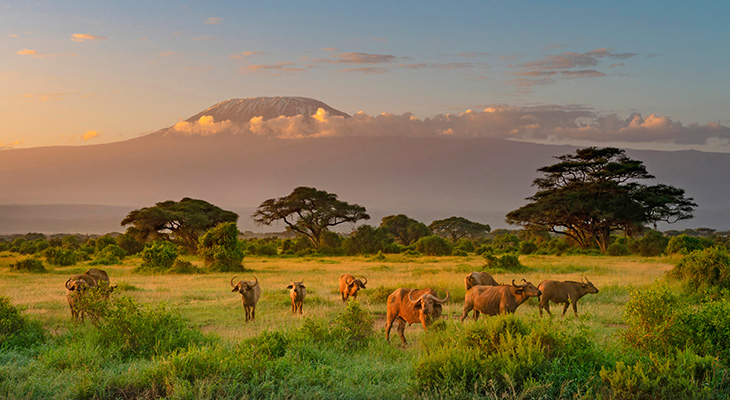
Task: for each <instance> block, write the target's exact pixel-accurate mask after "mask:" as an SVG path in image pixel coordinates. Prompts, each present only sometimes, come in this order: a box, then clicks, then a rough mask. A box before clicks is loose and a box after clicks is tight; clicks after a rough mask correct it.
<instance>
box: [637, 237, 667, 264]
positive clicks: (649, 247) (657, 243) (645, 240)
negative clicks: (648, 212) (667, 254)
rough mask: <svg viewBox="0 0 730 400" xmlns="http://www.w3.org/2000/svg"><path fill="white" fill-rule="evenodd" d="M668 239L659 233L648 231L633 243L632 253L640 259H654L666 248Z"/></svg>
mask: <svg viewBox="0 0 730 400" xmlns="http://www.w3.org/2000/svg"><path fill="white" fill-rule="evenodd" d="M667 243H669V239H668V238H667V237H666V236H664V234H662V233H661V232H659V231H654V230H650V231H649V232H647V233H646V234H644V236H642V237H641V239H639V240H638V241H636V242H635V247H636V248H635V249H634V252H636V253H639V254H640V255H641V256H642V257H656V256H659V255H662V253H664V250H665V249H666V248H667Z"/></svg>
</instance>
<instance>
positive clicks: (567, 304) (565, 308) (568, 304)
mask: <svg viewBox="0 0 730 400" xmlns="http://www.w3.org/2000/svg"><path fill="white" fill-rule="evenodd" d="M568 306H570V299H568V301H566V302H565V306H563V317H564V316H565V312H566V311H568Z"/></svg>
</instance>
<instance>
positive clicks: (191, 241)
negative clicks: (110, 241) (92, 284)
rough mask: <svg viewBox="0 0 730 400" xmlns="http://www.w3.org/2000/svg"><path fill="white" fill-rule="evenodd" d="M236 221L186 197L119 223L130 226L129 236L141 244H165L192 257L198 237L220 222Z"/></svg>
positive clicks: (137, 212) (146, 209) (234, 216)
mask: <svg viewBox="0 0 730 400" xmlns="http://www.w3.org/2000/svg"><path fill="white" fill-rule="evenodd" d="M236 221H238V214H236V213H234V212H232V211H226V210H223V209H221V208H220V207H217V206H215V205H213V204H210V203H208V202H207V201H205V200H198V199H191V198H189V197H185V198H184V199H182V200H180V201H172V200H168V201H163V202H160V203H157V204H155V205H154V206H153V207H144V208H140V209H139V210H134V211H132V212H130V213H129V214H127V217H126V218H124V219H123V220H122V226H125V225H133V227H134V229H132V230H131V231H130V232H134V233H135V235H136V236H137V237H138V238H140V239H142V240H143V241H150V240H155V239H158V240H166V241H168V242H172V243H175V244H177V245H180V246H182V247H183V248H185V249H186V250H187V251H189V252H191V253H195V252H196V251H197V249H198V237H199V236H200V235H202V234H204V233H205V232H206V231H207V230H208V229H211V228H213V227H214V226H216V225H218V224H220V223H222V222H236Z"/></svg>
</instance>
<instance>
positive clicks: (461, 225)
mask: <svg viewBox="0 0 730 400" xmlns="http://www.w3.org/2000/svg"><path fill="white" fill-rule="evenodd" d="M428 228H429V229H431V231H433V233H435V234H437V235H439V236H447V237H449V238H451V241H453V242H454V243H456V241H457V240H459V239H461V238H463V237H467V236H468V237H470V238H475V237H478V236H483V235H486V234H487V233H489V232H490V231H491V230H492V227H490V226H489V225H486V224H480V223H479V222H473V221H469V220H468V219H466V218H463V217H451V218H446V219H439V220H436V221H433V222H431V224H430V225H429V226H428Z"/></svg>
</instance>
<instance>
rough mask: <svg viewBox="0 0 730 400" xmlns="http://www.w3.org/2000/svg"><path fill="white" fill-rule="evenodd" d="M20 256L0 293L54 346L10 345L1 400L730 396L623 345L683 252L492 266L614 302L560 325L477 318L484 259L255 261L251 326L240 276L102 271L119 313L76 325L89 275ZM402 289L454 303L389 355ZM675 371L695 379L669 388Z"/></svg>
mask: <svg viewBox="0 0 730 400" xmlns="http://www.w3.org/2000/svg"><path fill="white" fill-rule="evenodd" d="M14 260H15V256H14V255H12V254H11V253H7V252H4V253H2V254H1V255H0V276H1V279H0V297H9V299H10V302H11V303H12V305H13V306H15V307H17V309H19V310H22V315H24V316H26V317H27V321H26V322H27V327H26V330H28V331H29V332H41V333H40V334H39V335H41V336H42V338H38V335H36V336H33V335H31V334H28V335H27V337H25V339H23V338H21V339H19V340H17V342H18V343H19V344H18V343H16V344H15V345H7V344H6V345H4V346H2V347H0V398H160V397H164V398H191V399H192V398H196V399H197V398H597V397H600V398H669V397H672V396H674V395H676V394H677V393H679V394H680V395H681V394H686V393H695V395H696V396H701V397H697V398H707V397H706V396H707V393H715V395H716V397H717V398H722V396H724V394H723V393H725V394H726V393H727V392H718V391H717V390H718V388H720V389H724V390H727V388H728V386H729V384H728V377H727V369H726V368H724V367H723V365H724V364H719V363H718V361H717V359H716V358H714V357H711V356H702V355H697V354H694V353H691V352H690V353H686V352H679V353H678V355H667V354H664V355H662V356H661V358H658V356H652V355H651V353H649V352H646V351H643V350H642V349H641V348H640V347H638V348H632V347H631V346H627V345H626V340H624V339H623V338H624V336H625V335H624V331H625V330H626V329H627V320H626V314H625V308H626V305H627V303H628V302H629V301H630V300H631V298H632V295H634V294H635V293H639V292H641V291H648V292H651V291H652V290H654V289H652V288H655V287H656V286H657V283H656V282H657V281H660V282H662V281H664V280H665V275H666V274H665V273H666V272H667V271H668V270H670V269H672V267H673V266H674V264H676V263H677V261H678V260H679V258H678V257H674V258H672V257H652V258H649V257H637V256H629V257H608V256H583V255H581V256H548V255H523V256H520V262H521V263H522V264H523V265H524V267H523V268H521V269H520V270H519V271H514V272H512V271H500V270H496V271H491V272H492V273H493V275H494V277H495V279H496V280H497V281H498V282H501V283H509V282H511V281H512V279H515V280H517V281H518V282H519V281H520V280H521V279H523V278H524V279H526V280H528V281H531V282H533V283H534V284H536V285H537V284H538V283H539V282H540V281H542V280H543V279H556V280H577V281H579V280H580V279H581V277H583V276H585V277H588V278H589V279H591V281H592V282H593V283H594V284H595V285H596V286H597V287H598V288H599V290H600V292H599V293H598V294H595V295H590V294H589V295H586V296H585V297H583V298H582V299H581V300H580V302H579V303H578V311H579V314H580V317H579V318H576V317H574V316H573V315H572V312H571V311H568V313H567V314H566V316H565V317H564V318H562V317H560V316H559V314H560V311H561V307H560V306H558V305H553V307H552V310H553V313H554V314H555V316H554V317H553V318H548V317H545V318H542V319H540V318H539V317H538V309H537V301H536V300H535V299H531V300H530V301H529V302H527V303H526V304H524V305H522V306H521V307H520V308H519V309H518V310H517V312H516V314H515V316H506V317H488V318H484V317H482V318H480V320H479V321H476V322H474V321H472V320H471V318H470V319H468V320H466V321H465V322H464V323H461V322H459V316H460V315H461V310H462V306H463V299H464V294H465V289H464V276H465V275H466V274H467V273H469V272H471V271H479V270H484V258H482V257H480V256H475V255H470V256H464V257H456V256H450V257H425V256H407V255H403V254H392V255H376V256H358V257H319V256H310V257H291V258H286V257H280V256H274V257H263V256H247V257H246V258H245V259H244V266H245V271H243V272H240V273H238V274H236V275H238V278H237V280H238V279H251V280H252V279H253V276H256V277H257V278H258V280H259V282H260V285H261V288H262V296H261V300H260V301H259V303H258V307H257V309H256V321H255V322H252V323H245V322H244V313H243V308H242V306H241V296H240V295H239V294H238V293H232V292H231V286H230V284H229V281H230V279H231V278H232V277H233V275H234V274H233V273H205V274H192V275H142V274H138V273H135V272H133V269H134V268H135V267H136V266H137V265H138V264H139V263H140V260H139V258H135V257H131V258H126V259H125V260H124V262H123V264H121V265H110V266H102V268H104V269H105V270H106V271H107V272H108V273H109V275H110V277H111V281H112V284H115V283H116V284H118V285H119V287H118V289H117V290H116V292H115V294H114V295H113V296H112V300H111V301H110V303H111V305H110V306H109V310H110V311H109V313H108V315H107V317H106V318H104V319H102V321H101V322H97V323H91V322H89V321H88V320H87V322H85V323H82V324H75V323H73V322H72V320H71V317H70V312H69V307H68V304H67V301H66V298H65V288H64V282H65V281H66V279H67V278H68V277H69V276H70V275H72V274H76V273H82V272H83V271H85V270H86V268H88V266H87V265H84V263H81V264H78V265H75V266H72V267H55V268H53V269H51V270H50V271H49V272H47V273H41V274H33V273H19V272H13V271H10V270H9V269H8V268H7V266H8V265H10V264H11V263H12V262H14ZM188 260H190V261H192V262H193V263H194V264H199V260H198V259H197V258H195V257H188ZM342 273H351V274H353V275H356V276H366V277H367V279H368V283H367V289H365V290H361V291H360V294H359V296H358V300H359V301H358V302H350V303H348V304H343V303H342V301H341V299H340V294H339V291H338V288H337V279H338V277H339V276H340V275H341V274H342ZM290 280H304V283H305V285H306V287H307V291H308V294H307V297H306V299H305V301H304V315H303V316H302V317H299V316H293V315H292V314H291V312H290V300H289V294H288V290H286V286H287V284H288V283H289V281H290ZM677 285H678V284H677V283H669V284H662V286H661V287H677ZM398 287H411V288H416V287H418V288H420V287H432V288H434V289H436V290H437V292H438V293H439V295H440V296H444V295H445V290H448V291H449V292H450V293H451V298H450V300H449V301H448V302H447V303H446V304H445V306H444V313H443V316H442V319H441V320H440V321H439V322H436V323H435V324H434V325H432V328H431V329H430V330H429V332H424V331H423V329H422V328H421V327H420V325H418V324H414V325H412V326H410V327H408V328H406V331H405V335H406V338H407V339H408V341H409V345H408V346H407V347H405V348H404V347H402V346H401V345H400V340H399V339H398V336H397V333H396V332H395V327H394V330H393V331H392V332H391V333H392V334H391V339H392V341H391V343H390V344H388V343H387V342H386V341H385V335H384V330H383V327H384V320H385V312H386V305H385V301H386V298H387V296H388V294H390V293H391V292H392V291H393V290H394V289H396V288H398ZM637 290H639V292H637ZM649 300H651V299H649ZM659 306H661V305H659ZM651 360H654V361H653V363H654V364H652V361H651ZM656 365H659V366H660V367H661V366H663V367H661V368H659V367H656ZM632 368H633V369H632ZM642 368H644V369H647V368H648V369H647V370H646V371H644V370H642ZM657 368H658V369H657ZM662 368H664V369H665V370H666V371H664V370H662ZM676 368H689V370H690V372H688V374H689V375H687V376H685V375H683V374H678V375H677V379H679V381H678V382H679V383H677V382H666V379H667V378H666V376H665V375H667V374H669V373H670V372H668V371H670V370H672V371H673V370H675V369H676ZM627 371H628V372H627ZM631 371H633V372H631ZM662 371H664V372H662ZM634 374H636V376H634ZM662 374H664V375H662ZM671 374H674V372H671ZM708 374H714V375H713V377H712V378H708V377H709V375H708ZM723 374H724V375H723ZM644 381H646V382H644ZM677 385H679V386H677ZM662 387H663V389H662ZM657 388H658V389H657Z"/></svg>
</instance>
